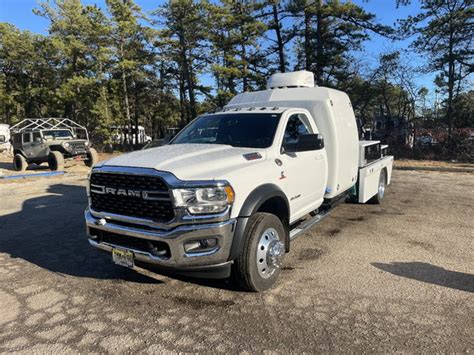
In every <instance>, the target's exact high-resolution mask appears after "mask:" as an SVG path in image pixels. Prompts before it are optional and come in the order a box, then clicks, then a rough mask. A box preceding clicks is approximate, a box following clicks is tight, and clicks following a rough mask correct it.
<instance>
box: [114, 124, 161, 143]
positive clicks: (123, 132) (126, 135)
mask: <svg viewBox="0 0 474 355" xmlns="http://www.w3.org/2000/svg"><path fill="white" fill-rule="evenodd" d="M112 132H113V133H112V141H113V143H114V144H126V143H128V144H146V143H149V142H151V141H152V140H153V139H152V138H151V137H150V136H148V135H147V134H146V133H145V127H143V126H138V141H137V136H136V126H132V130H131V131H130V127H128V126H113V127H112Z"/></svg>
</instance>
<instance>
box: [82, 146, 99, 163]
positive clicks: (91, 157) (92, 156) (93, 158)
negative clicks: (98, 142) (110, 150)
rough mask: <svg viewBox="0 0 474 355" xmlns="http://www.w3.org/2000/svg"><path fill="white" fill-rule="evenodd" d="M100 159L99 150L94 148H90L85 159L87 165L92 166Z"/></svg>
mask: <svg viewBox="0 0 474 355" xmlns="http://www.w3.org/2000/svg"><path fill="white" fill-rule="evenodd" d="M98 161H99V155H98V154H97V150H95V149H94V148H90V149H89V153H87V160H85V161H84V163H85V164H86V166H88V167H89V168H92V167H93V166H94V165H95V164H97V162H98Z"/></svg>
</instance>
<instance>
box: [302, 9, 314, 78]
mask: <svg viewBox="0 0 474 355" xmlns="http://www.w3.org/2000/svg"><path fill="white" fill-rule="evenodd" d="M304 56H305V69H306V70H311V69H312V66H313V56H312V46H311V13H310V12H309V10H308V9H307V8H305V9H304Z"/></svg>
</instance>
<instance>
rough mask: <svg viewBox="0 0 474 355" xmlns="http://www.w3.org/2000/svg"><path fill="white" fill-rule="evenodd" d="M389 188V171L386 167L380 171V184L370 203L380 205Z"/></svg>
mask: <svg viewBox="0 0 474 355" xmlns="http://www.w3.org/2000/svg"><path fill="white" fill-rule="evenodd" d="M386 189H387V172H386V171H385V169H382V170H381V171H380V176H379V184H378V188H377V194H376V195H375V196H374V197H372V198H371V199H370V201H369V202H370V203H373V204H375V205H380V204H381V203H382V201H383V199H384V197H385V190H386Z"/></svg>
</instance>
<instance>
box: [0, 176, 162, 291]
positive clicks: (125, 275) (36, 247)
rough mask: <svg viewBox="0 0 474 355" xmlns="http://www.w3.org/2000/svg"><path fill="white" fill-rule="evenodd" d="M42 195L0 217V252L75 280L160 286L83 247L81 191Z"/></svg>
mask: <svg viewBox="0 0 474 355" xmlns="http://www.w3.org/2000/svg"><path fill="white" fill-rule="evenodd" d="M47 192H48V195H45V196H41V197H35V198H32V199H29V200H26V201H25V202H24V203H23V206H22V210H21V211H20V212H17V213H13V214H10V215H3V216H0V226H1V233H0V253H7V254H9V255H11V257H13V258H21V259H24V260H26V261H28V262H30V263H33V264H36V265H38V266H39V267H41V268H44V269H47V270H50V271H52V272H56V273H61V274H66V275H71V276H76V277H89V278H97V279H124V280H127V281H132V282H139V283H160V281H158V280H155V279H153V278H150V277H147V276H145V275H141V274H139V273H136V272H135V271H133V270H128V269H125V268H122V267H119V266H116V265H114V264H113V263H112V261H111V260H110V256H108V255H107V254H103V253H101V252H99V251H98V250H96V249H94V248H92V247H91V246H89V243H88V242H87V238H86V232H85V224H84V216H83V213H84V209H85V207H86V204H87V197H86V190H85V188H84V187H82V186H77V185H64V184H58V185H52V186H50V187H49V189H48V191H47ZM1 198H5V197H0V200H1ZM25 276H27V275H25Z"/></svg>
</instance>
